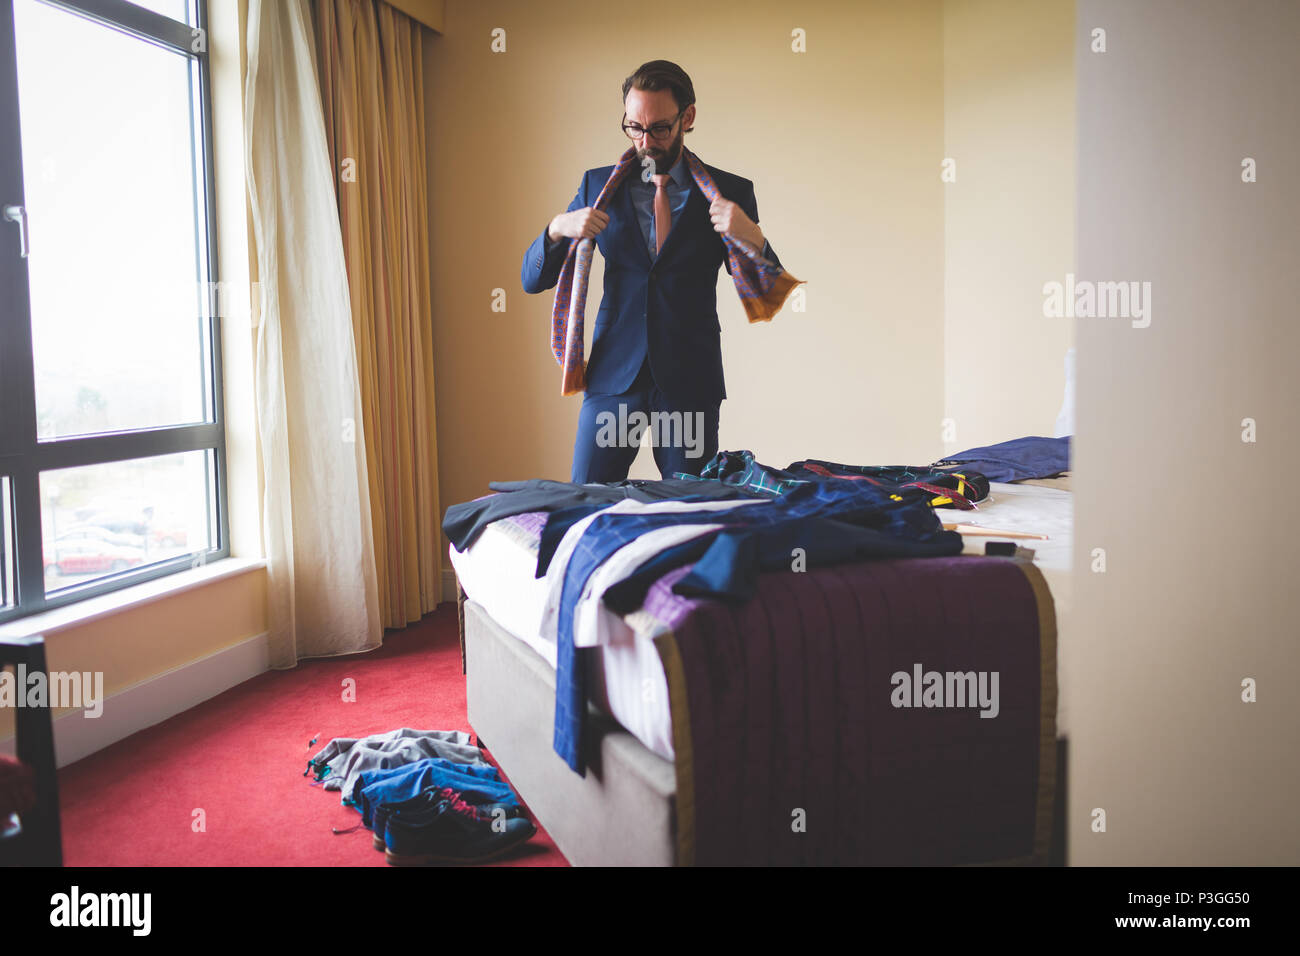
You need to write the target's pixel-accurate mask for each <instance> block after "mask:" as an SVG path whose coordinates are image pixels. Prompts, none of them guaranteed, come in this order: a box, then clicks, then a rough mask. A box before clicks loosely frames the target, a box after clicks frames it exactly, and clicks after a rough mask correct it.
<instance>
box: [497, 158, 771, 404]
mask: <svg viewBox="0 0 1300 956" xmlns="http://www.w3.org/2000/svg"><path fill="white" fill-rule="evenodd" d="M704 168H705V169H707V170H708V171H709V175H711V176H712V177H713V181H714V183H716V184H717V187H718V191H719V192H721V193H722V195H723V196H724V197H725V198H727V199H730V200H731V201H732V202H734V203H736V204H737V205H739V206H740V208H741V209H743V210H744V211H745V214H746V215H747V216H749V218H750V219H752V220H754V222H758V204H757V202H756V201H755V199H754V184H753V183H752V182H750V181H749V180H748V179H742V178H741V177H739V176H735V175H732V174H731V173H728V172H725V171H724V170H721V169H715V168H714V167H712V166H709V165H708V164H707V163H705V164H704ZM613 171H614V167H613V166H602V167H600V168H598V169H589V170H587V172H586V173H585V174H584V175H583V177H582V184H581V185H580V186H579V187H578V194H577V195H576V196H574V197H573V202H571V203H569V208H568V210H567V211H568V212H572V211H574V210H576V209H583V208H585V207H587V206H594V205H595V204H596V197H597V196H598V195H600V190H601V189H602V188H603V187H604V185H605V183H606V181H608V179H609V176H610V174H611V173H612V172H613ZM634 175H638V172H637V171H636V170H635V169H633V170H631V171H629V172H628V174H627V176H626V177H624V179H623V181H622V182H621V183H619V185H618V189H617V190H616V191H615V193H614V195H613V196H612V197H611V201H610V203H609V206H608V207H607V209H606V212H608V214H609V225H608V226H606V227H605V229H603V230H602V231H601V232H600V234H599V235H597V236H596V245H597V246H598V247H599V249H600V253H601V255H602V256H603V257H604V259H605V290H604V294H603V295H602V296H601V300H600V311H599V312H598V313H597V314H596V327H595V330H594V333H593V337H592V345H591V355H590V356H589V357H588V360H587V391H588V392H590V393H591V394H593V395H618V394H621V393H623V392H625V391H627V389H628V388H629V387H630V386H631V384H632V382H633V380H635V379H636V376H637V373H638V372H639V371H640V370H641V366H642V364H643V363H644V361H645V358H646V356H647V355H649V357H650V371H651V373H652V374H653V375H654V380H655V384H656V385H658V386H659V388H660V389H661V390H662V391H663V392H664V394H665V395H666V396H667V397H668V398H669V399H670V400H671V401H673V402H675V403H681V404H682V405H684V406H686V407H691V406H701V407H702V406H706V405H716V404H717V403H718V402H720V401H722V399H724V398H726V397H727V389H726V384H725V383H724V381H723V376H722V341H721V337H722V327H721V325H720V324H719V323H718V302H717V284H718V267H719V266H725V267H726V269H727V272H728V274H730V272H731V265H730V262H729V260H728V259H727V247H726V244H725V243H724V242H723V241H722V235H721V234H720V233H718V232H715V231H714V229H713V222H712V221H711V220H710V219H709V201H708V200H707V199H705V197H704V194H703V193H702V192H700V187H699V186H697V185H696V184H695V182H694V180H692V181H691V184H690V189H691V192H690V196H689V197H688V198H687V200H686V206H685V209H684V210H683V211H682V213H681V214H680V215H678V216H677V217H675V219H674V221H673V224H672V228H671V229H670V230H669V232H668V238H667V239H666V240H664V245H663V248H662V249H660V250H659V255H658V256H657V257H653V258H652V257H651V255H650V252H649V250H648V249H647V248H646V244H645V239H644V237H643V235H642V233H641V226H640V224H639V223H638V222H637V217H636V210H635V209H634V208H633V205H632V193H631V190H630V189H629V188H628V182H629V180H630V178H631V177H632V176H634ZM573 241H574V240H572V239H569V238H561V239H560V241H559V242H558V243H556V245H555V247H554V248H553V249H552V250H551V252H550V254H549V255H547V253H546V230H545V229H543V230H542V232H541V234H540V235H539V236H538V237H537V238H536V239H534V240H533V244H532V245H531V246H529V247H528V251H527V252H526V253H524V261H523V267H522V269H521V271H520V279H521V280H522V282H523V286H524V291H525V292H528V293H537V292H543V291H545V290H547V289H552V288H554V287H555V284H556V283H557V282H558V281H559V278H560V269H561V268H562V267H563V265H564V259H565V256H567V255H568V252H569V246H570V244H572V242H573ZM767 251H768V256H769V258H770V259H771V260H772V261H773V262H776V263H777V264H778V265H779V264H780V263H779V260H777V258H776V253H775V252H773V251H772V250H771V246H770V245H768V246H767Z"/></svg>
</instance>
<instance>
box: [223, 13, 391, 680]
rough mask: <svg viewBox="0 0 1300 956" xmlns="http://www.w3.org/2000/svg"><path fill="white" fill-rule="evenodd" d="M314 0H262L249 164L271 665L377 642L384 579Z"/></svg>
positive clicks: (249, 91) (255, 21) (248, 81)
mask: <svg viewBox="0 0 1300 956" xmlns="http://www.w3.org/2000/svg"><path fill="white" fill-rule="evenodd" d="M313 56H314V53H313V44H312V34H311V19H310V11H309V10H308V8H307V6H306V0H250V3H249V7H248V72H247V75H246V77H245V81H244V150H245V153H244V163H245V173H246V176H247V180H248V198H249V209H250V215H251V218H252V222H253V234H254V241H255V247H256V253H257V281H258V284H259V285H258V293H259V294H258V296H257V297H256V300H255V301H256V303H257V308H258V316H257V321H258V330H257V358H256V366H255V385H256V391H257V415H258V430H259V437H260V441H261V450H262V470H263V474H262V477H263V484H264V493H263V543H264V546H265V549H266V558H267V587H268V593H267V608H268V616H269V618H270V621H269V624H270V645H271V647H270V650H271V666H273V667H292V666H293V665H294V664H295V663H296V662H297V660H298V659H299V658H301V657H325V656H332V655H337V654H351V653H356V652H357V651H364V650H369V649H371V648H374V647H378V646H379V644H380V641H381V638H382V630H381V628H380V623H379V598H378V585H377V577H376V572H375V555H374V550H373V533H372V530H371V511H370V488H369V484H368V482H367V468H366V461H367V439H368V438H369V437H370V434H371V433H370V431H369V425H368V423H366V422H365V421H364V417H363V415H362V404H361V391H360V387H359V383H358V376H357V362H356V354H355V344H354V342H353V338H352V313H351V306H350V303H349V297H348V284H347V276H346V273H345V272H344V259H343V239H342V236H341V234H340V231H339V220H338V212H337V209H336V206H335V202H334V188H333V175H332V173H331V170H330V158H329V150H328V148H327V146H326V142H325V123H324V117H323V114H322V112H321V102H320V94H319V90H318V88H317V85H316V69H315V63H314V62H313Z"/></svg>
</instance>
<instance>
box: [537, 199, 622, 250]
mask: <svg viewBox="0 0 1300 956" xmlns="http://www.w3.org/2000/svg"><path fill="white" fill-rule="evenodd" d="M608 225H609V215H608V214H607V213H603V212H601V211H600V210H599V209H593V208H592V207H591V206H587V207H586V208H584V209H575V210H574V211H573V212H562V213H560V214H559V215H558V216H556V217H555V218H554V219H552V220H551V224H550V225H549V226H547V227H546V235H547V237H548V238H550V240H551V241H552V242H554V241H555V240H556V239H559V238H560V237H561V236H568V237H569V238H570V239H591V238H594V237H595V236H596V234H597V233H599V232H600V231H601V230H602V229H604V228H605V227H606V226H608Z"/></svg>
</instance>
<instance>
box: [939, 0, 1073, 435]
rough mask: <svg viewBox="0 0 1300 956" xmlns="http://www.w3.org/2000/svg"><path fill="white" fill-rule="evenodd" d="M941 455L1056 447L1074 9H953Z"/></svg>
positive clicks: (989, 4)
mask: <svg viewBox="0 0 1300 956" xmlns="http://www.w3.org/2000/svg"><path fill="white" fill-rule="evenodd" d="M943 69H944V83H943V91H944V156H945V157H950V158H951V159H953V160H954V161H955V164H956V180H955V181H954V182H951V183H946V184H945V185H944V283H945V293H944V338H943V352H944V358H943V361H944V386H945V388H944V397H945V408H946V411H945V416H946V417H948V418H950V419H952V423H953V428H954V430H953V433H952V441H947V442H945V444H944V449H943V450H944V451H946V452H956V451H960V450H961V449H964V448H971V447H973V446H976V445H987V444H991V443H994V442H1000V441H1006V440H1008V439H1010V438H1019V437H1021V436H1023V435H1052V434H1053V431H1054V429H1055V426H1056V416H1057V413H1058V411H1059V410H1060V407H1061V399H1062V397H1063V395H1064V389H1065V366H1064V359H1065V353H1066V350H1067V349H1068V348H1069V347H1070V345H1071V338H1072V331H1073V330H1072V327H1071V323H1070V322H1068V321H1061V320H1056V319H1047V318H1044V317H1043V292H1042V288H1043V283H1045V282H1048V281H1052V280H1055V281H1058V282H1064V281H1065V274H1066V273H1067V272H1069V271H1072V269H1073V267H1074V152H1075V142H1074V123H1075V115H1074V0H945V3H944V7H943Z"/></svg>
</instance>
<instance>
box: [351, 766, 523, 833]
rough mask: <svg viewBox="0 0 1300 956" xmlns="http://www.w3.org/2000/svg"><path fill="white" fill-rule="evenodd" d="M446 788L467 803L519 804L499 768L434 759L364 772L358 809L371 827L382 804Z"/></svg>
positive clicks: (363, 820) (356, 803) (358, 786)
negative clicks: (377, 809)
mask: <svg viewBox="0 0 1300 956" xmlns="http://www.w3.org/2000/svg"><path fill="white" fill-rule="evenodd" d="M442 787H449V788H451V789H452V790H455V791H456V792H457V793H459V794H460V795H461V798H462V799H464V800H465V802H466V803H503V804H505V805H506V806H512V807H513V806H518V805H519V799H518V798H517V797H516V796H515V792H514V791H513V790H511V789H510V785H509V784H507V783H505V781H503V780H502V779H501V773H500V771H498V770H497V768H496V767H493V766H491V765H479V764H464V763H454V762H453V761H450V760H443V759H441V758H439V757H431V758H429V759H428V760H419V761H416V762H415V763H410V764H407V765H405V766H403V767H394V768H392V769H390V770H372V771H369V772H367V773H363V774H362V775H361V777H360V778H359V779H358V781H357V786H356V790H355V793H356V794H357V796H356V800H355V803H354V806H355V807H356V808H357V809H358V810H360V811H361V822H362V823H363V824H365V825H366V826H367V827H371V826H373V825H374V815H375V808H377V807H378V806H380V805H381V804H385V803H401V802H402V801H403V800H410V799H411V798H412V797H417V796H419V795H420V794H421V793H424V791H426V790H437V789H440V788H442Z"/></svg>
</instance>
